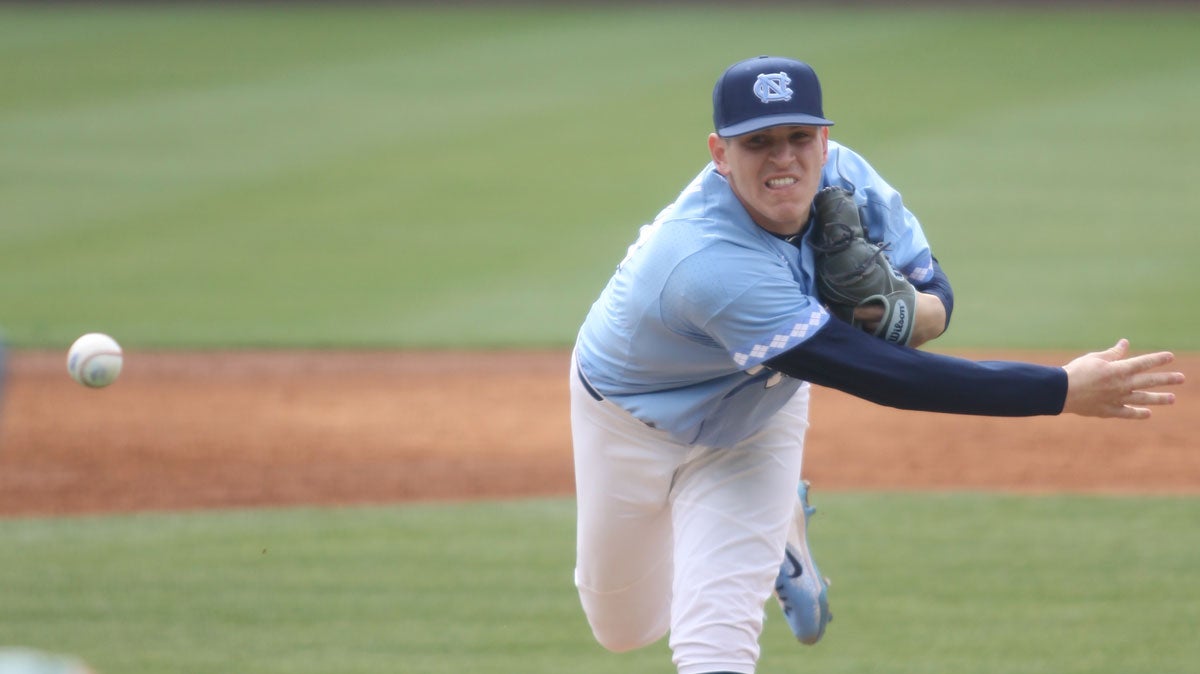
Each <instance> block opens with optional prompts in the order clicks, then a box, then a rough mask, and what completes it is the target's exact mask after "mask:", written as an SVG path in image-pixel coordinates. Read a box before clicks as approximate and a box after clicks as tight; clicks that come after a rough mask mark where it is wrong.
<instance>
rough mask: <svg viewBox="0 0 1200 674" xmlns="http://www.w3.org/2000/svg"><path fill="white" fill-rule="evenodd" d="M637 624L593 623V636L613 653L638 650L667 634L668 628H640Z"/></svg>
mask: <svg viewBox="0 0 1200 674" xmlns="http://www.w3.org/2000/svg"><path fill="white" fill-rule="evenodd" d="M638 627H639V626H637V625H620V624H610V625H603V626H601V625H596V624H595V623H593V624H592V636H594V637H595V638H596V642H597V643H599V644H600V645H601V646H603V647H604V648H605V649H607V650H609V651H612V652H613V653H625V652H627V651H633V650H637V649H639V648H643V647H645V646H649V645H650V644H652V643H654V642H656V641H658V640H659V639H662V638H663V637H664V636H666V635H667V630H666V629H661V630H659V629H649V628H641V629H638Z"/></svg>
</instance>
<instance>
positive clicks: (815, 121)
mask: <svg viewBox="0 0 1200 674" xmlns="http://www.w3.org/2000/svg"><path fill="white" fill-rule="evenodd" d="M772 126H833V122H831V121H829V120H828V119H825V118H824V117H817V116H815V115H765V116H763V117H755V118H754V119H748V120H746V121H744V122H740V123H738V124H730V125H729V126H726V127H722V128H720V129H717V135H718V136H720V137H722V138H732V137H733V136H743V135H745V134H747V133H751V132H753V131H762V130H763V129H769V128H771V127H772Z"/></svg>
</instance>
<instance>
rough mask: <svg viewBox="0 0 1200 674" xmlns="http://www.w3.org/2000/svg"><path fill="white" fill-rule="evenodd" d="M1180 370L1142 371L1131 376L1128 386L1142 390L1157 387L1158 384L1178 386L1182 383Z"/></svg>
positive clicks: (1182, 378) (1182, 377)
mask: <svg viewBox="0 0 1200 674" xmlns="http://www.w3.org/2000/svg"><path fill="white" fill-rule="evenodd" d="M1184 380H1185V378H1184V376H1183V373H1182V372H1142V373H1139V374H1135V375H1134V376H1133V377H1132V378H1131V382H1132V386H1130V388H1132V389H1137V390H1142V389H1152V388H1159V387H1160V386H1178V385H1180V384H1182V383H1184Z"/></svg>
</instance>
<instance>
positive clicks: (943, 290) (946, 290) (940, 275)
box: [915, 257, 954, 331]
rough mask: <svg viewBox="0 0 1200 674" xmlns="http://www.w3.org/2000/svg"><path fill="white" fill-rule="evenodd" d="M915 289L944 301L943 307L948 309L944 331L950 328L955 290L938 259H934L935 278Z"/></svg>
mask: <svg viewBox="0 0 1200 674" xmlns="http://www.w3.org/2000/svg"><path fill="white" fill-rule="evenodd" d="M915 287H916V289H917V290H919V291H921V292H923V293H929V294H930V295H934V296H936V297H937V298H938V299H940V300H941V301H942V306H944V307H946V325H945V326H944V327H943V328H942V329H943V331H944V330H945V329H946V328H949V327H950V314H952V313H954V289H953V288H951V287H950V278H949V277H948V276H946V272H944V271H942V265H940V264H938V261H937V258H936V257H935V258H933V277H932V278H930V279H929V280H928V281H926V282H925V283H922V284H921V285H918V286H915Z"/></svg>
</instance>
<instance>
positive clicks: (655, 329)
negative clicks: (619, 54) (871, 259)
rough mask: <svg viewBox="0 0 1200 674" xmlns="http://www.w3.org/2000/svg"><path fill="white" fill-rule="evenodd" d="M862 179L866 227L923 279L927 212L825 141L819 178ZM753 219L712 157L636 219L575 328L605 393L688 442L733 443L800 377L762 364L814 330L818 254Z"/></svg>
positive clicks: (586, 368) (591, 376) (846, 183)
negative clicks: (628, 242) (671, 196)
mask: <svg viewBox="0 0 1200 674" xmlns="http://www.w3.org/2000/svg"><path fill="white" fill-rule="evenodd" d="M829 185H834V186H838V187H844V188H847V189H851V190H854V198H855V201H856V202H857V203H858V204H859V206H860V209H861V210H862V214H863V222H864V224H866V226H867V230H868V235H869V237H870V238H871V239H873V240H876V241H886V242H887V244H888V250H887V255H888V257H889V259H890V260H891V262H892V265H893V266H894V267H895V268H896V269H898V270H900V271H902V272H903V273H905V274H906V275H907V276H908V277H909V278H910V279H911V280H912V281H913V283H914V284H915V285H918V286H920V285H921V283H922V282H923V281H926V280H928V279H930V278H932V276H933V258H932V256H931V253H930V250H929V245H928V243H927V242H926V239H925V235H924V233H923V232H922V231H921V226H920V223H918V222H917V219H916V218H915V217H914V216H913V215H912V213H910V212H909V211H908V209H906V208H905V207H904V204H903V203H902V201H901V198H900V194H899V193H898V192H896V191H895V190H894V189H892V188H891V187H890V186H889V185H888V184H887V183H886V182H885V181H884V180H883V179H882V178H881V177H880V176H879V174H878V173H876V172H875V170H874V169H873V168H871V166H870V165H869V164H868V163H867V162H866V160H864V159H863V158H862V157H861V156H859V155H858V154H856V153H854V152H853V151H851V150H849V149H848V148H845V147H842V146H840V145H838V144H837V143H835V142H833V141H830V142H829V156H828V160H827V162H826V164H825V167H824V170H823V171H822V176H821V187H825V186H829ZM811 232H812V228H811V227H810V228H809V229H808V231H807V233H806V235H805V243H804V244H803V245H801V246H800V247H797V246H794V245H792V244H791V243H788V242H786V241H783V240H782V239H780V238H778V237H776V236H774V235H772V234H770V233H769V232H767V231H766V230H764V229H762V228H761V227H759V226H758V225H756V224H755V223H754V221H753V220H751V218H750V215H749V214H748V213H747V212H746V209H745V208H744V207H743V206H742V205H741V202H739V201H738V199H737V197H736V196H735V195H734V193H733V190H732V189H731V188H730V187H729V184H728V183H727V182H726V180H725V178H724V177H723V176H721V175H720V174H719V173H717V171H716V168H715V167H714V166H713V165H712V164H709V165H708V166H707V167H705V169H704V170H703V171H701V172H700V175H698V176H696V178H695V179H694V180H693V181H692V182H691V184H689V185H688V186H687V188H685V189H684V190H683V192H682V193H681V194H680V195H679V197H678V198H677V199H676V200H675V202H674V203H672V204H671V205H670V206H668V207H667V208H665V209H664V210H663V211H662V212H661V213H659V215H658V217H657V218H655V220H654V222H653V223H651V224H649V225H645V226H644V227H642V229H641V232H640V234H639V236H638V240H637V242H636V243H634V244H633V245H632V246H630V248H629V252H628V254H627V255H626V257H625V259H624V260H623V261H622V262H621V264H620V265H619V266H618V267H617V271H616V273H615V274H614V275H613V277H612V279H611V280H610V281H609V283H608V285H607V287H605V289H604V292H603V293H602V294H601V296H600V298H599V299H598V300H597V301H596V303H595V304H593V305H592V308H591V311H590V312H589V313H588V316H587V319H586V320H585V321H584V324H583V327H582V328H581V330H580V332H579V338H578V341H577V343H576V349H575V350H576V357H577V358H578V361H579V367H580V369H581V371H582V372H583V373H584V374H585V375H586V377H587V378H588V380H589V381H590V383H591V385H592V386H593V387H594V388H595V389H596V390H597V391H598V392H599V393H600V394H601V395H603V396H604V397H605V398H607V399H608V400H610V401H612V402H613V403H615V404H617V405H619V406H620V407H622V408H623V409H625V410H627V411H628V412H629V413H631V414H632V415H633V416H634V417H636V418H637V419H640V420H641V421H643V422H645V423H646V424H648V425H650V426H653V427H655V428H660V429H663V430H665V431H667V432H669V433H670V434H671V435H672V437H674V438H675V439H676V440H678V441H680V442H683V443H687V444H699V445H706V446H713V447H720V446H728V445H732V444H735V443H737V442H739V441H741V440H743V439H745V438H747V437H749V436H750V435H752V434H753V433H755V432H756V431H757V430H758V429H759V428H761V427H762V425H763V423H764V422H765V421H766V420H767V419H768V418H769V417H770V416H771V415H773V414H774V413H775V412H777V411H778V410H779V409H780V407H782V406H783V404H784V403H785V402H787V400H788V399H789V398H791V396H792V394H794V393H795V392H796V389H797V388H798V387H799V386H800V385H801V382H800V381H799V380H796V379H792V378H790V377H785V376H783V375H781V374H780V373H778V372H774V371H771V370H768V369H766V368H764V367H763V366H762V363H763V361H765V360H768V359H770V358H772V357H773V356H776V355H778V354H780V353H782V352H783V351H786V350H788V349H790V348H792V347H794V346H796V345H797V344H799V343H801V342H803V341H804V340H805V339H807V338H809V337H810V336H811V335H812V334H813V333H815V332H816V331H817V330H819V329H820V328H821V327H822V326H823V325H824V324H825V322H826V321H828V320H830V316H829V314H828V313H827V312H826V311H825V309H824V308H822V307H821V304H820V302H819V300H818V299H817V297H816V294H817V292H816V286H815V284H814V261H813V251H812V248H811V246H809V245H808V244H807V237H808V236H809V235H810V234H811Z"/></svg>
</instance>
